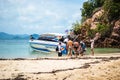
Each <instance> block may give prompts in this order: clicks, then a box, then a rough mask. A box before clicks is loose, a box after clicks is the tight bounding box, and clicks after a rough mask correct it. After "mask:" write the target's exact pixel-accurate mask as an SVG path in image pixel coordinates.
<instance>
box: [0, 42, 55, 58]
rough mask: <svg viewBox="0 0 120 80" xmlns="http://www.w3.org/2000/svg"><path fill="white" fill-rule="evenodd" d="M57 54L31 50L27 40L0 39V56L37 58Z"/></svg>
mask: <svg viewBox="0 0 120 80" xmlns="http://www.w3.org/2000/svg"><path fill="white" fill-rule="evenodd" d="M51 56H57V53H43V52H39V51H33V50H32V49H31V48H30V46H29V42H28V40H0V58H38V57H51Z"/></svg>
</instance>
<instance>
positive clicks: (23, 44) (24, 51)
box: [0, 40, 120, 58]
mask: <svg viewBox="0 0 120 80" xmlns="http://www.w3.org/2000/svg"><path fill="white" fill-rule="evenodd" d="M86 53H87V54H90V48H87V52H86ZM95 53H100V54H104V53H120V49H117V48H95ZM38 57H57V53H43V52H39V51H33V50H32V49H31V48H30V46H29V43H28V40H0V58H38Z"/></svg>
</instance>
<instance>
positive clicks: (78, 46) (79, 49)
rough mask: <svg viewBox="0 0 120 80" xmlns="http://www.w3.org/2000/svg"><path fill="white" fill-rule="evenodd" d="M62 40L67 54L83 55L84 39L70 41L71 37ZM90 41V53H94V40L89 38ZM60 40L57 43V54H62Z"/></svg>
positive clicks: (84, 48) (84, 49)
mask: <svg viewBox="0 0 120 80" xmlns="http://www.w3.org/2000/svg"><path fill="white" fill-rule="evenodd" d="M64 42H65V43H66V51H67V56H70V57H71V56H72V55H75V56H76V57H77V56H83V55H85V51H86V45H85V43H84V41H80V42H78V41H72V40H71V39H65V40H64ZM90 42H91V54H92V55H94V50H93V49H94V40H90ZM61 45H62V44H61V42H59V45H58V56H62V50H63V49H62V47H61Z"/></svg>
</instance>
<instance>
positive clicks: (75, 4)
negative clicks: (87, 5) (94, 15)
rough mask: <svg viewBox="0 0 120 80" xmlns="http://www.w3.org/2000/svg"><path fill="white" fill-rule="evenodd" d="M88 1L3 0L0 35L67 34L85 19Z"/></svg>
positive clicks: (0, 11) (0, 10)
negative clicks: (74, 25)
mask: <svg viewBox="0 0 120 80" xmlns="http://www.w3.org/2000/svg"><path fill="white" fill-rule="evenodd" d="M85 1H87V0H0V32H6V33H10V34H34V33H35V34H42V33H49V32H50V33H65V30H67V29H71V28H72V24H73V23H74V22H76V21H80V19H81V11H80V8H82V4H83V2H85Z"/></svg>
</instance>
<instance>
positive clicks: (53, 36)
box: [38, 33, 67, 42]
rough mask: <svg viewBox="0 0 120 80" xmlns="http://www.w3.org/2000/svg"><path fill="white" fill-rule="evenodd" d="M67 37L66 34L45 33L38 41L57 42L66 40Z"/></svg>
mask: <svg viewBox="0 0 120 80" xmlns="http://www.w3.org/2000/svg"><path fill="white" fill-rule="evenodd" d="M66 36H67V35H66V34H60V33H44V34H41V35H40V37H39V38H38V40H45V41H53V42H57V41H59V40H60V39H61V38H65V37H66Z"/></svg>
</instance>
